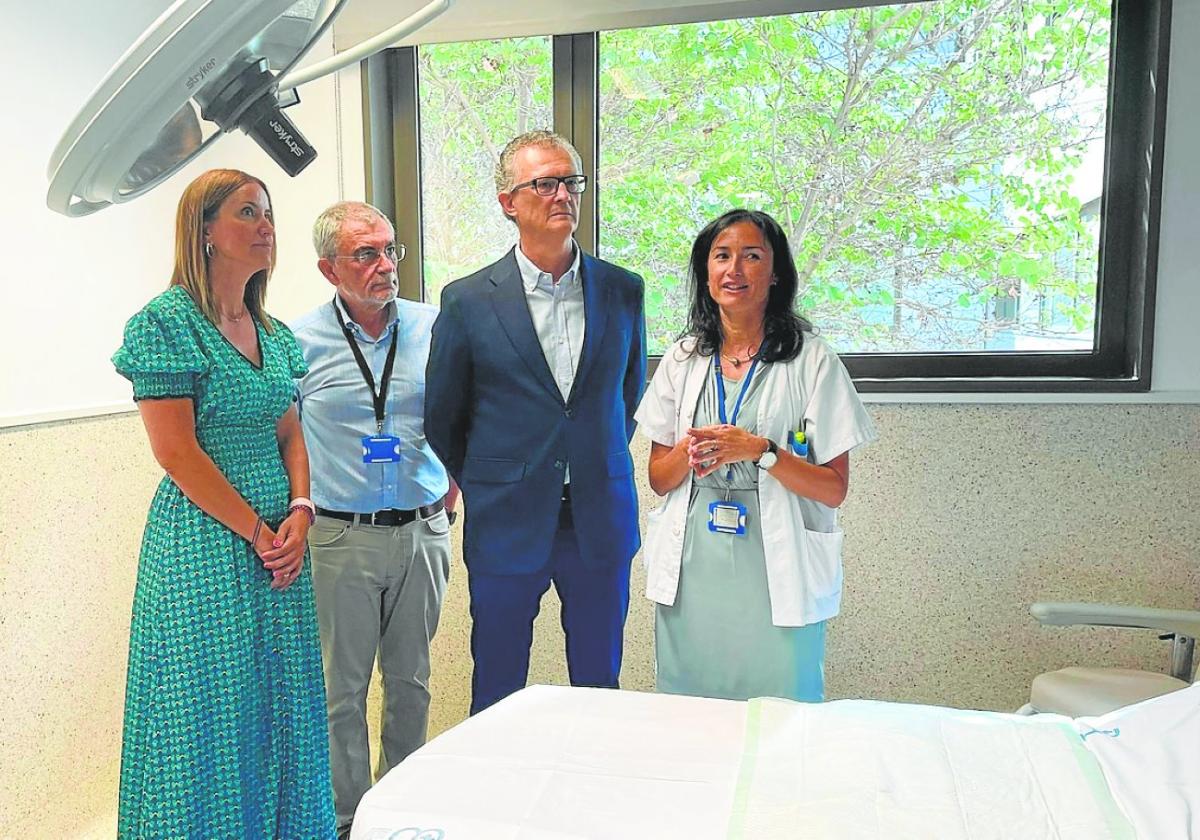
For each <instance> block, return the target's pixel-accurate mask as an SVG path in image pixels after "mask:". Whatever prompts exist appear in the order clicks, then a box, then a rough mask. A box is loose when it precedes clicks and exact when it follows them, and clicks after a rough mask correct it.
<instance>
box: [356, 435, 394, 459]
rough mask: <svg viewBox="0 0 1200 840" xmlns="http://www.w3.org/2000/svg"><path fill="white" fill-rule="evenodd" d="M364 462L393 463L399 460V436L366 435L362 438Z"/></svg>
mask: <svg viewBox="0 0 1200 840" xmlns="http://www.w3.org/2000/svg"><path fill="white" fill-rule="evenodd" d="M362 451H363V463H364V464H394V463H395V462H397V461H399V460H400V438H398V437H396V436H395V435H367V436H366V437H365V438H363V439H362Z"/></svg>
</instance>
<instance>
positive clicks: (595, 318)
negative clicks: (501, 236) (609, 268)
mask: <svg viewBox="0 0 1200 840" xmlns="http://www.w3.org/2000/svg"><path fill="white" fill-rule="evenodd" d="M513 262H514V263H515V262H516V260H515V259H514V261H513ZM602 274H603V271H602V269H601V267H600V264H599V263H597V262H596V260H595V258H594V257H592V256H591V255H590V254H587V253H582V249H581V253H580V256H579V276H580V282H582V283H583V321H584V329H583V352H582V353H581V354H580V356H579V369H578V370H577V371H575V381H574V382H572V383H571V394H570V397H569V398H568V399H567V402H568V403H569V402H571V401H572V400H574V399H575V394H576V393H578V391H579V388H580V384H581V383H582V382H583V381H584V380H585V379H586V378H587V375H588V371H590V370H591V369H592V366H593V365H594V363H595V361H596V357H597V356H598V355H599V351H600V345H601V343H602V342H603V339H604V328H605V326H607V324H608V310H609V308H610V307H609V305H608V297H609V294H610V293H611V287H610V286H609V284H608V283H606V282H604V277H603V276H602Z"/></svg>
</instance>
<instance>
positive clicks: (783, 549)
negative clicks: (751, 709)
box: [636, 210, 876, 701]
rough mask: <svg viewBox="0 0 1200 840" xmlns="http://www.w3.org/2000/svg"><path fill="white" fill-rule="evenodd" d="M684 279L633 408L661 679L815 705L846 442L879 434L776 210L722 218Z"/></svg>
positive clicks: (837, 571)
mask: <svg viewBox="0 0 1200 840" xmlns="http://www.w3.org/2000/svg"><path fill="white" fill-rule="evenodd" d="M689 273H690V291H691V309H690V312H689V314H688V326H687V330H686V331H685V333H684V336H683V337H682V338H681V339H680V340H679V341H677V342H676V343H675V344H674V345H673V346H672V347H671V348H670V349H669V350H667V352H666V353H665V354H664V355H663V358H662V362H661V363H660V364H659V366H658V370H657V371H656V372H655V375H654V378H653V380H652V381H651V383H650V387H649V389H648V390H647V392H646V396H645V397H644V398H643V400H642V403H641V405H640V406H639V408H638V411H637V415H636V417H637V421H638V425H639V428H640V429H641V430H642V432H643V433H644V434H645V435H647V436H648V437H649V438H650V440H651V441H652V446H651V452H650V486H651V487H652V488H653V489H654V491H655V492H656V493H658V494H659V495H665V496H666V499H665V500H664V501H663V503H662V504H661V505H660V506H659V507H658V508H657V509H656V510H654V511H652V512H651V513H650V525H649V530H648V533H647V536H646V541H645V546H644V557H645V562H646V565H647V586H646V594H647V595H648V596H649V598H650V599H651V600H653V601H655V602H657V604H658V606H657V610H656V618H655V655H656V663H657V681H658V689H659V691H664V692H669V693H673V694H693V695H700V696H706V697H723V698H728V699H746V698H750V697H758V696H775V697H788V698H792V699H796V700H807V701H820V700H821V699H823V697H824V674H823V660H824V652H825V622H826V620H828V619H829V618H832V617H833V616H834V615H836V614H837V612H838V607H839V603H840V600H841V591H842V562H841V553H842V532H841V531H840V530H839V529H838V525H837V507H838V506H839V505H840V504H841V503H842V500H843V499H844V498H845V497H846V491H847V489H848V488H849V484H850V451H851V450H852V449H854V448H855V447H857V446H860V445H862V444H864V443H867V442H869V441H871V440H873V439H874V438H875V436H876V433H875V428H874V426H873V425H872V423H871V419H870V417H869V416H868V415H867V412H866V410H865V409H864V408H863V405H862V402H861V401H860V400H859V398H858V394H857V392H856V391H855V389H854V384H853V383H852V382H851V380H850V376H849V374H848V373H847V372H846V369H845V367H844V366H843V365H842V363H841V360H840V359H838V357H837V354H835V353H834V352H833V351H832V350H831V349H830V348H829V346H828V345H827V344H826V343H825V342H824V341H823V340H822V339H820V338H819V337H817V336H816V335H814V334H813V332H812V326H811V325H810V324H809V323H808V322H807V321H805V320H804V319H803V318H801V317H800V316H798V315H797V314H796V313H795V311H794V308H793V307H794V304H795V297H796V286H797V275H796V268H795V265H794V263H793V261H792V254H791V248H790V247H789V246H788V241H787V237H786V235H785V234H784V233H783V230H782V229H781V228H780V227H779V224H778V223H777V222H776V221H775V220H774V219H772V218H771V217H770V216H768V215H767V214H765V213H760V212H757V211H752V210H732V211H730V212H728V213H725V214H724V215H723V216H721V217H720V218H718V219H716V220H715V221H713V222H712V223H710V224H709V225H708V226H706V227H705V228H704V230H702V231H701V232H700V234H699V236H698V237H697V238H696V241H695V243H693V245H692V253H691V261H690V272H689ZM795 433H803V438H801V436H800V435H799V434H795ZM801 440H802V441H803V442H801ZM793 441H795V443H793Z"/></svg>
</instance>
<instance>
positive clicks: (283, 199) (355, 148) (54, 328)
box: [0, 0, 364, 426]
mask: <svg viewBox="0 0 1200 840" xmlns="http://www.w3.org/2000/svg"><path fill="white" fill-rule="evenodd" d="M168 5H169V2H167V0H104V2H96V3H76V2H65V0H39V1H38V2H34V3H28V4H24V5H23V6H22V8H21V10H20V14H16V13H13V14H7V15H5V20H4V26H3V27H0V56H3V58H2V59H0V60H2V61H3V62H4V70H5V73H4V79H5V83H4V84H3V85H2V86H0V113H3V114H4V115H5V120H4V123H5V127H4V135H5V136H4V139H3V142H2V145H0V177H2V179H3V180H2V183H3V184H4V185H5V188H6V189H5V200H4V201H3V202H2V203H0V249H2V253H3V254H4V255H5V258H4V260H3V268H2V269H0V282H2V283H3V285H4V289H5V292H6V296H5V298H6V299H5V303H6V305H5V306H4V307H3V311H2V313H0V426H3V425H11V424H13V423H14V422H27V421H29V420H31V419H39V418H44V419H52V418H57V417H64V416H72V415H75V414H79V413H83V414H97V413H103V412H104V411H106V410H120V409H128V408H131V407H132V403H131V402H130V389H129V385H128V383H127V382H126V381H125V380H123V379H122V378H121V377H119V376H118V375H117V374H116V373H115V372H114V370H113V367H112V364H111V363H110V361H109V357H110V356H111V355H112V354H113V352H114V351H115V350H116V349H117V347H118V346H119V344H120V342H121V331H122V328H123V327H124V324H125V321H126V320H127V319H128V318H129V316H131V315H132V314H133V313H134V312H136V311H137V310H138V309H139V308H141V307H142V306H143V305H144V304H145V303H146V301H148V300H149V299H150V298H151V297H153V296H154V295H156V294H158V293H159V292H161V291H163V290H164V289H165V288H166V286H167V282H168V281H169V279H170V274H171V267H172V259H173V257H172V252H173V247H174V225H175V207H176V204H177V202H178V200H179V195H180V193H181V192H182V191H183V188H184V187H185V186H186V185H187V184H188V182H189V181H191V180H192V179H193V178H194V177H196V175H198V174H199V173H200V172H202V171H204V170H205V169H210V168H213V167H220V166H228V167H233V168H237V169H244V170H246V171H248V172H250V173H252V174H254V175H257V176H258V177H260V178H262V179H263V180H264V181H265V182H266V183H267V186H268V187H269V188H270V190H271V196H272V199H273V201H274V205H275V206H274V210H275V218H276V223H277V236H278V241H279V255H278V263H277V267H276V271H275V275H274V277H273V278H272V281H271V286H270V289H269V293H268V301H267V304H268V307H269V309H270V311H271V312H272V314H274V315H276V316H277V317H280V318H282V319H284V320H287V319H288V318H291V317H294V316H296V315H298V314H300V313H302V312H304V311H306V310H307V309H309V308H311V307H313V306H316V305H317V304H318V303H320V302H322V301H324V300H328V299H329V298H330V297H331V295H332V288H331V287H330V285H329V284H328V282H327V281H325V279H324V278H322V277H321V275H320V274H319V273H318V272H317V270H316V257H315V256H314V254H313V250H312V245H311V240H310V236H309V231H310V229H311V226H312V222H313V219H314V218H315V217H316V215H317V214H318V213H319V212H320V211H321V210H322V209H323V208H324V207H326V206H327V205H329V204H331V203H333V202H334V201H337V200H339V199H342V198H351V199H355V198H357V199H361V198H362V197H363V190H364V186H363V160H362V154H363V151H362V150H363V144H362V108H361V96H360V86H359V80H358V69H357V67H353V68H350V69H348V70H345V71H342V72H341V73H339V74H337V76H334V77H326V78H324V79H320V80H318V81H316V82H313V83H310V84H308V85H306V86H305V87H304V88H303V89H302V90H301V91H300V97H301V102H300V104H299V105H297V106H295V107H293V108H291V109H289V111H288V114H289V116H291V117H292V119H293V120H294V121H295V122H296V123H297V125H298V126H299V127H300V130H301V131H302V132H303V133H304V135H305V136H306V137H307V138H308V139H309V140H310V141H311V142H312V143H313V145H314V146H315V147H316V149H317V152H318V157H317V159H316V160H315V161H314V162H313V163H312V164H311V165H310V166H309V167H308V169H306V170H305V171H304V172H303V173H302V175H301V176H300V177H299V178H296V179H294V180H293V179H291V178H289V177H288V176H287V175H285V174H284V173H283V171H282V170H280V169H279V168H278V167H277V166H276V165H275V163H274V162H273V161H271V160H270V158H268V157H267V155H266V154H265V153H264V152H262V151H261V150H260V149H259V148H258V146H257V145H255V143H254V142H253V141H252V140H250V138H248V137H247V136H245V135H244V134H242V133H241V132H236V133H234V134H232V135H229V136H227V137H224V138H221V139H220V140H219V141H217V143H216V144H215V146H214V147H213V148H211V149H209V150H208V151H207V152H205V153H203V154H202V155H201V156H200V159H199V160H198V161H196V162H195V163H193V164H192V165H191V166H190V167H188V168H187V169H185V170H184V171H182V172H180V173H178V174H176V175H175V176H174V177H173V178H171V179H170V180H168V181H167V182H166V183H164V184H162V185H160V186H159V187H157V188H156V189H155V190H154V191H152V192H151V193H149V194H148V195H146V196H143V197H142V198H139V199H136V200H134V201H132V202H130V203H128V204H122V205H116V206H113V207H109V208H106V209H104V210H102V211H100V212H99V213H96V214H93V215H91V216H86V217H83V218H79V219H68V218H65V217H63V216H60V215H58V214H56V213H53V212H51V211H50V210H49V209H47V207H46V199H45V196H46V186H47V180H46V164H47V161H48V159H49V157H50V153H51V151H52V150H53V148H54V146H55V144H56V143H57V142H58V139H59V136H60V134H61V132H62V130H63V128H64V127H65V126H66V125H67V123H68V122H69V121H70V120H71V119H72V117H73V116H74V115H75V113H76V111H77V110H78V109H79V107H80V106H81V105H82V104H83V103H84V102H85V101H86V100H87V98H88V96H89V95H90V94H91V92H92V89H93V88H94V87H95V85H96V84H97V83H98V82H99V81H100V79H101V78H102V77H103V76H104V74H105V73H106V72H107V71H108V68H109V67H110V66H112V64H113V63H114V62H115V61H116V60H117V59H118V58H119V57H120V56H121V54H122V53H123V52H124V51H125V50H126V48H127V47H128V46H129V45H130V44H132V43H133V41H134V40H135V39H136V38H137V37H138V35H140V34H141V32H142V31H143V30H144V29H145V28H146V26H147V25H148V24H150V23H151V22H152V21H153V20H154V19H155V18H157V17H158V15H159V14H161V13H162V11H163V10H164V9H165V8H167V6H168ZM330 54H332V39H331V38H327V39H326V42H325V43H323V44H319V45H318V46H317V47H316V48H314V51H313V56H312V57H313V58H320V57H323V56H325V55H330Z"/></svg>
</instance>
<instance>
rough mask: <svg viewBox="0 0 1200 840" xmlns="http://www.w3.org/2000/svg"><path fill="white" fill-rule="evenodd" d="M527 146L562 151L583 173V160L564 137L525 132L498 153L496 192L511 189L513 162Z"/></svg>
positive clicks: (548, 132) (539, 130)
mask: <svg viewBox="0 0 1200 840" xmlns="http://www.w3.org/2000/svg"><path fill="white" fill-rule="evenodd" d="M529 146H553V147H556V148H559V149H562V150H563V151H564V152H566V153H567V154H569V155H570V156H571V158H572V160H574V161H575V168H576V169H577V170H579V171H580V172H582V171H583V159H582V158H580V157H579V152H578V151H576V149H575V147H574V146H572V145H571V141H570V140H568V139H567V138H566V137H563V136H562V135H561V134H557V133H555V132H553V131H546V130H544V129H538V130H536V131H526V132H525V133H524V134H518V135H517V136H516V137H514V138H513V139H512V140H510V141H508V145H507V146H505V147H504V151H502V152H501V153H500V160H498V161H497V162H496V192H508V191H509V190H510V189H512V187H513V183H514V177H515V174H514V172H513V160H514V159H515V158H516V156H517V152H519V151H521V150H522V149H525V148H528V147H529Z"/></svg>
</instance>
